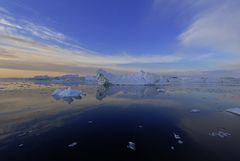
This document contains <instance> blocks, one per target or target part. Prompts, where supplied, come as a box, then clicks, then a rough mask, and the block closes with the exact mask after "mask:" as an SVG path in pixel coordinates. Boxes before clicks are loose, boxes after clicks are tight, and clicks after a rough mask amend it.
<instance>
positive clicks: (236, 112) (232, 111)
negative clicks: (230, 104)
mask: <svg viewBox="0 0 240 161" xmlns="http://www.w3.org/2000/svg"><path fill="white" fill-rule="evenodd" d="M226 111H227V112H230V113H233V114H236V115H240V108H238V107H236V108H229V109H227V110H226Z"/></svg>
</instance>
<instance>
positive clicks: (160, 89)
mask: <svg viewBox="0 0 240 161" xmlns="http://www.w3.org/2000/svg"><path fill="white" fill-rule="evenodd" d="M157 91H158V92H159V93H165V92H166V90H165V89H163V88H157Z"/></svg>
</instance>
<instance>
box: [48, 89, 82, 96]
mask: <svg viewBox="0 0 240 161" xmlns="http://www.w3.org/2000/svg"><path fill="white" fill-rule="evenodd" d="M83 95H84V94H83V93H82V92H81V91H79V90H75V89H71V87H69V88H67V89H56V90H55V91H54V92H53V93H52V96H59V97H62V98H64V97H82V96H83Z"/></svg>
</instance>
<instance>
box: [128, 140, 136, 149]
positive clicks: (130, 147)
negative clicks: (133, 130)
mask: <svg viewBox="0 0 240 161" xmlns="http://www.w3.org/2000/svg"><path fill="white" fill-rule="evenodd" d="M127 148H128V149H131V150H136V147H135V143H134V142H131V141H129V142H128V145H127Z"/></svg>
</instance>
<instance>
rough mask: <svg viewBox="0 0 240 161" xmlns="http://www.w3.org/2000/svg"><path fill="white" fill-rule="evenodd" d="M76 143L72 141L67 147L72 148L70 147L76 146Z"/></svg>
mask: <svg viewBox="0 0 240 161" xmlns="http://www.w3.org/2000/svg"><path fill="white" fill-rule="evenodd" d="M76 145H77V142H73V143H71V144H69V145H68V147H69V148H72V147H74V146H76Z"/></svg>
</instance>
